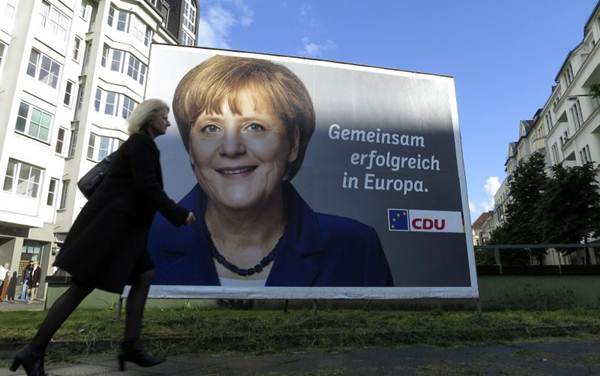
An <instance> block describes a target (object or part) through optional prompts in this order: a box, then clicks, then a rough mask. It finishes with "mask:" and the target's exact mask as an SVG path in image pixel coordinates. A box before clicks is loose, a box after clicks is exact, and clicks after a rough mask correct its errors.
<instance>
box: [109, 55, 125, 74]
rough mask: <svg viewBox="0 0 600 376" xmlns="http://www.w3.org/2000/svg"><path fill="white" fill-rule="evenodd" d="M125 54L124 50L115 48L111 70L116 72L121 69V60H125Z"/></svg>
mask: <svg viewBox="0 0 600 376" xmlns="http://www.w3.org/2000/svg"><path fill="white" fill-rule="evenodd" d="M123 55H125V53H124V51H121V50H113V57H112V62H111V64H110V70H112V71H115V72H120V71H121V62H122V60H123Z"/></svg>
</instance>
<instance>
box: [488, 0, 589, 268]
mask: <svg viewBox="0 0 600 376" xmlns="http://www.w3.org/2000/svg"><path fill="white" fill-rule="evenodd" d="M599 42H600V2H598V3H597V4H596V7H595V8H594V10H593V12H592V14H591V16H590V17H589V19H588V21H587V22H586V24H585V26H584V28H583V39H582V41H581V42H580V43H579V44H578V45H577V46H575V48H574V49H573V50H572V51H571V52H569V54H567V56H566V58H565V60H564V62H563V64H562V66H561V67H560V69H559V70H558V73H557V74H556V77H555V78H554V81H555V84H554V85H553V86H552V90H551V94H550V96H549V97H548V99H547V100H546V103H545V104H544V106H543V107H542V108H540V109H538V110H537V111H536V112H535V114H534V116H533V119H531V120H523V121H521V122H520V123H519V139H518V141H516V142H511V143H510V144H509V147H508V156H507V160H506V163H505V171H506V174H507V177H506V179H505V180H504V182H503V183H502V185H501V187H500V189H499V190H498V191H497V192H496V194H495V196H494V200H495V208H494V215H495V217H496V222H497V223H502V221H503V219H504V212H505V209H506V202H507V200H508V199H509V196H508V188H507V181H508V178H509V177H510V175H511V174H512V173H513V172H514V169H515V168H516V166H517V165H518V163H519V162H521V161H525V160H527V158H529V156H530V155H531V154H532V153H534V152H540V153H542V154H543V155H544V156H545V161H546V166H547V169H546V172H549V168H550V166H552V165H555V164H563V165H564V166H576V165H583V164H584V163H586V162H590V161H593V162H596V163H598V164H600V101H599V100H598V98H595V97H594V96H593V95H592V92H591V89H592V87H593V85H596V84H600V43H599ZM598 178H599V179H600V176H599V177H598ZM582 252H583V251H581V252H579V253H577V254H573V255H572V256H571V257H569V258H567V259H564V260H561V262H562V263H570V262H573V263H580V262H581V261H582V260H583V259H584V255H583V254H581V253H582ZM548 257H549V259H548V262H550V263H551V262H554V261H557V258H558V257H562V256H561V255H558V254H554V253H550V254H549V256H548ZM552 260H554V261H552Z"/></svg>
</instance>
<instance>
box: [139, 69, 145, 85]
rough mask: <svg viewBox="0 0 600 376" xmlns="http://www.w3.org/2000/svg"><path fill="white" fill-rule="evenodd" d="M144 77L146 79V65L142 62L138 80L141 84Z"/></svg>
mask: <svg viewBox="0 0 600 376" xmlns="http://www.w3.org/2000/svg"><path fill="white" fill-rule="evenodd" d="M145 79H146V65H145V64H142V65H141V67H140V79H139V81H138V82H139V83H140V84H142V85H143V84H144V80H145Z"/></svg>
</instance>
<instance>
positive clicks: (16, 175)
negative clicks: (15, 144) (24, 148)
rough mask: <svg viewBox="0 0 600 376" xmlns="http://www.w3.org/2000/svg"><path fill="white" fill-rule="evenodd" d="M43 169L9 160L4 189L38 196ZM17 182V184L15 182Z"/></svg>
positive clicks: (28, 195)
mask: <svg viewBox="0 0 600 376" xmlns="http://www.w3.org/2000/svg"><path fill="white" fill-rule="evenodd" d="M41 178H42V169H41V168H39V167H35V166H33V165H30V164H27V163H24V162H19V161H17V160H14V159H9V160H8V166H7V168H6V175H5V177H4V186H3V190H4V191H5V192H10V193H13V194H14V193H16V194H18V195H22V196H27V197H31V198H36V197H37V195H38V191H39V188H40V180H41ZM15 183H16V184H15Z"/></svg>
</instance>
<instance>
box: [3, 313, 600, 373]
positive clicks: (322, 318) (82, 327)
mask: <svg viewBox="0 0 600 376" xmlns="http://www.w3.org/2000/svg"><path fill="white" fill-rule="evenodd" d="M45 314H46V313H45V312H3V313H2V314H1V315H2V320H1V321H0V346H2V348H3V349H4V350H5V351H2V352H0V358H5V359H6V354H8V353H10V352H12V351H14V349H16V348H17V347H18V346H20V344H22V343H26V342H27V341H28V340H29V339H30V338H31V337H32V336H33V334H34V332H35V330H36V327H37V326H38V325H39V323H40V322H41V320H43V318H44V316H45ZM122 332H123V322H122V321H117V320H116V319H115V311H114V310H77V311H76V312H75V313H74V314H73V315H72V316H71V317H70V318H69V320H67V322H65V324H64V325H63V327H62V328H61V329H60V330H59V332H58V333H57V334H56V336H55V337H54V340H55V342H54V343H53V344H51V351H50V352H49V357H50V359H49V360H50V361H64V360H68V359H69V354H73V353H76V354H82V353H83V354H90V353H99V352H103V351H106V350H111V351H114V349H115V347H116V346H117V344H118V342H119V341H120V339H121V336H122ZM598 334H600V310H593V309H565V310H557V311H505V312H484V313H483V314H476V313H474V312H465V311H450V312H445V311H441V310H433V311H389V310H369V311H366V310H357V309H324V310H318V311H316V312H315V311H313V310H309V309H301V310H292V311H289V312H288V313H284V312H282V311H275V310H257V309H255V310H234V309H222V308H198V307H189V306H188V307H182V308H178V309H175V308H170V309H158V308H153V309H148V310H147V311H146V314H145V322H144V337H145V338H146V343H147V344H148V346H149V347H150V349H151V350H152V351H156V352H158V353H161V354H164V355H174V354H181V353H194V352H196V353H197V352H228V351H240V352H248V353H252V354H261V353H275V352H286V351H291V350H301V349H321V350H325V351H329V350H340V349H343V348H352V347H362V346H395V345H402V344H429V345H437V346H454V345H461V344H468V343H490V342H491V343H497V342H504V341H513V340H529V339H535V338H541V337H567V336H569V337H577V336H590V335H592V336H596V335H598ZM424 371H426V372H427V370H424Z"/></svg>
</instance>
